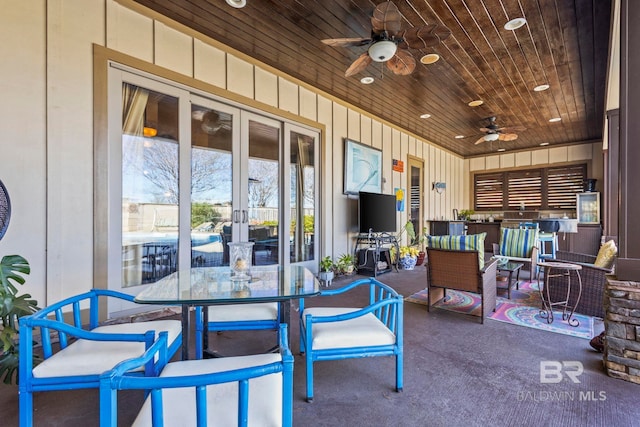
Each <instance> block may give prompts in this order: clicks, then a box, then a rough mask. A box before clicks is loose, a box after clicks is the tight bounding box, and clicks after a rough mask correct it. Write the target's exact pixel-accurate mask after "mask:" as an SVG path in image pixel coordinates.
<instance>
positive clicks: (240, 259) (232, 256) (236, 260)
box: [227, 242, 253, 281]
mask: <svg viewBox="0 0 640 427" xmlns="http://www.w3.org/2000/svg"><path fill="white" fill-rule="evenodd" d="M227 244H228V245H229V267H231V280H236V281H239V280H243V281H244V280H250V279H251V276H249V271H250V269H251V255H252V251H253V242H229V243H227Z"/></svg>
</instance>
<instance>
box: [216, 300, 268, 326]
mask: <svg viewBox="0 0 640 427" xmlns="http://www.w3.org/2000/svg"><path fill="white" fill-rule="evenodd" d="M277 319H278V303H277V302H265V303H255V304H230V305H213V306H209V322H237V321H241V320H277Z"/></svg>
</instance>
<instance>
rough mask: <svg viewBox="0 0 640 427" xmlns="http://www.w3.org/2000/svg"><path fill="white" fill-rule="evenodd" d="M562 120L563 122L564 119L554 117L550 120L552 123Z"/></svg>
mask: <svg viewBox="0 0 640 427" xmlns="http://www.w3.org/2000/svg"><path fill="white" fill-rule="evenodd" d="M560 120H562V117H554V118H553V119H549V121H550V122H551V123H555V122H559V121H560Z"/></svg>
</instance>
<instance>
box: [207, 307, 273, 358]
mask: <svg viewBox="0 0 640 427" xmlns="http://www.w3.org/2000/svg"><path fill="white" fill-rule="evenodd" d="M205 310H206V312H205ZM205 314H206V318H205ZM195 317H196V322H195V323H196V327H195V329H196V343H195V344H196V358H199V359H200V358H202V357H203V355H204V354H205V353H211V350H210V349H209V332H212V331H215V332H224V331H250V330H274V331H278V327H279V322H280V305H279V303H277V302H265V303H251V304H226V305H225V304H222V305H211V306H208V307H202V306H197V307H196V314H195ZM276 342H277V341H276Z"/></svg>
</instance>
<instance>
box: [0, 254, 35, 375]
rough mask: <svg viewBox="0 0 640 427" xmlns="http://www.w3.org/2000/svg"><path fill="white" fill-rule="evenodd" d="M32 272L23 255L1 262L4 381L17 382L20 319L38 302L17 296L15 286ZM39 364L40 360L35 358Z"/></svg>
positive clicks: (0, 361)
mask: <svg viewBox="0 0 640 427" xmlns="http://www.w3.org/2000/svg"><path fill="white" fill-rule="evenodd" d="M30 272H31V268H30V267H29V263H28V262H27V260H26V259H24V258H23V257H21V256H20V255H7V256H5V257H3V258H2V260H1V261H0V318H2V330H1V331H0V342H1V343H2V348H1V352H0V353H1V354H0V378H3V382H4V383H5V384H12V383H13V380H14V379H15V382H16V383H18V380H19V379H18V364H19V360H20V359H19V355H18V319H19V318H20V317H22V316H27V315H30V314H33V313H35V312H36V311H37V310H38V302H37V301H35V300H33V299H31V295H29V294H22V295H18V288H17V287H16V285H24V282H25V278H24V275H27V274H29V273H30ZM36 363H37V360H36Z"/></svg>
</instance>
